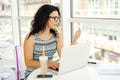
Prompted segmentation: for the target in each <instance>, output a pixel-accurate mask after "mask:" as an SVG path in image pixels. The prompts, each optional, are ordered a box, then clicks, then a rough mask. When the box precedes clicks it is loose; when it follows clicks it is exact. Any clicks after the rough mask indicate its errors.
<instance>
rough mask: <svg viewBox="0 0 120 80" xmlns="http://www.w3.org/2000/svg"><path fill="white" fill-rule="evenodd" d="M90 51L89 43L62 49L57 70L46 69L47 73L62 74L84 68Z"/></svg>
mask: <svg viewBox="0 0 120 80" xmlns="http://www.w3.org/2000/svg"><path fill="white" fill-rule="evenodd" d="M90 49H91V42H86V43H80V44H76V45H71V46H67V47H63V48H62V54H61V58H60V61H59V62H60V67H59V70H53V69H48V71H49V72H53V73H55V74H63V73H67V72H70V71H73V70H76V69H79V68H82V67H84V66H86V65H87V63H88V58H89V53H90Z"/></svg>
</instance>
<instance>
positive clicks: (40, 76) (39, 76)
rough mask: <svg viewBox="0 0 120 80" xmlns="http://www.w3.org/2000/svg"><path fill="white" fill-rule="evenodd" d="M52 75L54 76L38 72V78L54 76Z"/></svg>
mask: <svg viewBox="0 0 120 80" xmlns="http://www.w3.org/2000/svg"><path fill="white" fill-rule="evenodd" d="M52 77H53V75H52V74H46V75H41V74H38V75H37V78H52Z"/></svg>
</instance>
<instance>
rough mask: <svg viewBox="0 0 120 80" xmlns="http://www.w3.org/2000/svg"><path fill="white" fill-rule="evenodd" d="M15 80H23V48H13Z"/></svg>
mask: <svg viewBox="0 0 120 80" xmlns="http://www.w3.org/2000/svg"><path fill="white" fill-rule="evenodd" d="M15 53H16V73H17V80H25V69H26V66H25V62H24V51H23V46H15Z"/></svg>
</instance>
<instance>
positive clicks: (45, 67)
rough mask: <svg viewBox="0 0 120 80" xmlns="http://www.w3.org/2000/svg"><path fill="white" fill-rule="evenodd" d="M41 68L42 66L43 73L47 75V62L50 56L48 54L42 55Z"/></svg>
mask: <svg viewBox="0 0 120 80" xmlns="http://www.w3.org/2000/svg"><path fill="white" fill-rule="evenodd" d="M39 61H40V66H41V67H40V68H41V74H42V75H45V74H46V73H47V63H48V57H47V56H40V57H39Z"/></svg>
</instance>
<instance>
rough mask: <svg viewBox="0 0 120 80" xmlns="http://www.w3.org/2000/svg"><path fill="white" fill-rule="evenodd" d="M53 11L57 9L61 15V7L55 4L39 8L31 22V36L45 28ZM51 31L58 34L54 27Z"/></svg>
mask: <svg viewBox="0 0 120 80" xmlns="http://www.w3.org/2000/svg"><path fill="white" fill-rule="evenodd" d="M53 11H57V12H58V14H59V16H60V11H59V8H58V7H56V6H53V5H49V4H45V5H43V6H41V7H40V8H39V9H38V11H37V12H36V14H35V16H34V19H33V20H32V22H31V26H32V27H31V30H30V33H29V37H30V36H31V35H34V34H35V33H38V32H39V31H42V30H44V29H45V26H46V24H47V21H48V18H49V15H50V14H51V13H52V12H53ZM50 32H51V33H53V34H54V35H55V36H56V33H55V31H54V30H53V29H52V30H50Z"/></svg>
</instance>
